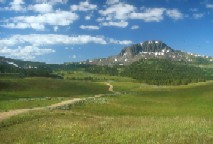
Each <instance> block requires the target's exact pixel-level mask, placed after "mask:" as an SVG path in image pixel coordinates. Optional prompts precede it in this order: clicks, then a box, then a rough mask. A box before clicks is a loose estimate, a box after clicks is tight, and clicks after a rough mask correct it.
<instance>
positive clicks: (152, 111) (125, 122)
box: [0, 81, 213, 144]
mask: <svg viewBox="0 0 213 144" xmlns="http://www.w3.org/2000/svg"><path fill="white" fill-rule="evenodd" d="M65 82H66V81H65ZM91 83H92V82H91ZM81 84H82V83H81ZM94 84H97V83H94ZM112 84H113V85H114V89H115V90H117V91H121V92H122V93H121V94H120V95H117V96H108V97H104V98H99V99H96V100H95V101H90V102H85V103H81V104H79V105H76V106H74V107H73V106H70V109H68V110H51V111H49V110H46V111H38V112H32V113H27V114H22V115H18V116H15V117H12V118H11V119H8V120H5V121H3V122H2V123H0V139H1V141H0V143H14V142H15V143H21V144H25V143H26V144H27V143H57V144H58V143H61V144H64V143H67V144H70V143H78V144H85V143H89V144H100V143H104V144H113V143H116V144H120V143H121V144H123V143H124V144H125V143H134V144H137V143H138V144H141V143H143V144H156V143H159V144H183V143H188V144H192V143H193V144H194V143H195V144H196V143H197V144H200V143H202V144H205V143H206V144H209V143H213V106H212V103H213V82H212V81H210V82H206V83H198V84H190V85H186V86H150V85H146V84H141V83H136V82H132V81H131V82H128V81H127V82H124V81H118V82H112ZM100 87H102V86H100ZM101 92H102V93H103V92H104V91H101ZM82 93H83V92H82ZM82 95H85V94H84V93H83V94H82Z"/></svg>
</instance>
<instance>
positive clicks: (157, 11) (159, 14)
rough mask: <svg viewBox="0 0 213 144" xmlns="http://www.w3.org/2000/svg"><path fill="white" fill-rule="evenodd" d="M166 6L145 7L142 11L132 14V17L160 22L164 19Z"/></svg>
mask: <svg viewBox="0 0 213 144" xmlns="http://www.w3.org/2000/svg"><path fill="white" fill-rule="evenodd" d="M164 11H165V8H143V11H142V12H133V13H131V14H130V18H131V19H141V20H144V21H145V22H160V21H161V20H163V13H164Z"/></svg>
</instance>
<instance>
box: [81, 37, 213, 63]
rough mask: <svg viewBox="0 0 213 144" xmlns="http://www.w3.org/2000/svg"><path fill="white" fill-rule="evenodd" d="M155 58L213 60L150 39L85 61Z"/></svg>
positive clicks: (194, 61) (107, 61) (189, 60)
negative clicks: (117, 51) (106, 55)
mask: <svg viewBox="0 0 213 144" xmlns="http://www.w3.org/2000/svg"><path fill="white" fill-rule="evenodd" d="M154 58H157V59H169V60H172V61H185V62H188V63H198V64H199V63H200V64H202V63H209V62H213V58H211V57H209V56H204V55H198V54H193V53H189V52H182V51H180V50H174V49H172V48H171V47H170V46H168V45H167V44H165V43H163V42H162V41H157V40H149V41H145V42H143V43H139V44H134V45H132V46H128V47H125V48H124V49H122V50H121V52H120V53H119V54H118V55H115V56H110V57H108V58H100V59H93V60H87V61H85V62H84V63H85V64H96V65H129V64H131V63H133V62H135V61H139V60H140V59H154Z"/></svg>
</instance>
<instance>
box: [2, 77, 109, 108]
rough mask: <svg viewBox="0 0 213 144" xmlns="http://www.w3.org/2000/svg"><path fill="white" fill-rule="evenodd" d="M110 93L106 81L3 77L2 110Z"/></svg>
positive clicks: (38, 105)
mask: <svg viewBox="0 0 213 144" xmlns="http://www.w3.org/2000/svg"><path fill="white" fill-rule="evenodd" d="M101 93H103V94H104V93H108V92H107V86H106V85H105V84H104V83H97V82H89V81H84V82H82V81H70V80H57V79H50V78H38V77H36V78H24V79H21V78H15V79H14V78H11V79H10V78H7V79H4V78H1V79H0V111H7V110H11V109H20V108H33V107H41V106H48V105H51V104H53V103H58V102H60V101H63V100H67V99H72V98H77V97H89V96H93V95H95V94H101Z"/></svg>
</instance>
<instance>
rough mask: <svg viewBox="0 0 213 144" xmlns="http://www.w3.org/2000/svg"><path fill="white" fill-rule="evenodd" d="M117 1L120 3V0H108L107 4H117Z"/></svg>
mask: <svg viewBox="0 0 213 144" xmlns="http://www.w3.org/2000/svg"><path fill="white" fill-rule="evenodd" d="M116 3H119V0H107V1H106V4H108V5H112V4H116Z"/></svg>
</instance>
